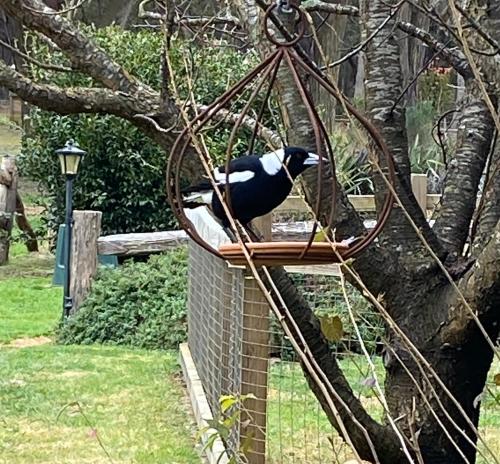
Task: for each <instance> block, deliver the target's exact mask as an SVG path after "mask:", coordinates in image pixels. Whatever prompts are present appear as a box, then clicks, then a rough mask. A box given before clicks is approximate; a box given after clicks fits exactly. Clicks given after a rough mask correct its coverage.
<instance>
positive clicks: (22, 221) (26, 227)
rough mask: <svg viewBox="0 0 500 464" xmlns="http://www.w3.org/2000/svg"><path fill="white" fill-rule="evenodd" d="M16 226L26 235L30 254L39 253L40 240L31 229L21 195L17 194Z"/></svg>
mask: <svg viewBox="0 0 500 464" xmlns="http://www.w3.org/2000/svg"><path fill="white" fill-rule="evenodd" d="M16 224H17V227H19V229H21V230H22V231H23V233H24V234H25V235H26V238H25V239H24V241H25V243H26V248H28V251H29V252H30V253H34V252H38V240H37V238H36V234H35V231H34V230H33V228H32V227H31V224H30V223H29V221H28V218H27V217H26V214H25V210H24V204H23V200H22V199H21V195H19V192H17V195H16Z"/></svg>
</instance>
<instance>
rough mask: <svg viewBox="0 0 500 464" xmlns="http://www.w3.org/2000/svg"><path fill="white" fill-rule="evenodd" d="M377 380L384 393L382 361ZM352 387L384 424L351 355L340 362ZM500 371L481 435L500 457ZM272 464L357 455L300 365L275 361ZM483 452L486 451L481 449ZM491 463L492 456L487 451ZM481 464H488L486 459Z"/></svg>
mask: <svg viewBox="0 0 500 464" xmlns="http://www.w3.org/2000/svg"><path fill="white" fill-rule="evenodd" d="M374 363H375V369H376V373H377V377H378V379H379V381H380V383H381V385H382V388H383V381H384V369H383V366H382V362H381V359H380V357H376V358H374ZM340 365H341V367H342V369H343V371H344V374H345V375H346V377H347V379H348V381H349V384H350V385H351V387H352V388H353V390H354V392H355V393H356V394H357V396H358V397H359V398H360V400H361V402H362V404H363V405H364V406H365V408H366V410H367V411H368V412H369V413H370V415H371V416H372V417H374V418H375V419H377V420H380V419H381V418H382V415H383V408H382V406H381V404H380V401H379V400H378V399H377V394H376V391H375V389H374V388H372V387H370V386H367V385H366V383H367V382H366V380H367V379H369V378H371V377H372V374H371V371H370V368H369V366H368V363H367V362H366V360H365V359H364V358H363V357H362V356H360V355H352V356H349V357H346V358H344V359H342V360H340ZM499 372H500V363H499V362H498V360H495V362H494V363H493V366H492V367H491V369H490V374H489V377H488V389H489V391H487V392H486V393H485V395H484V398H483V402H482V403H483V404H482V408H481V419H480V433H481V434H482V436H483V437H484V439H485V440H486V442H487V444H488V447H489V448H490V449H491V450H492V451H493V453H495V454H496V455H498V456H500V403H499V401H500V388H499V387H497V386H495V382H494V379H493V377H494V376H495V374H497V373H499ZM267 407H268V423H267V432H268V440H267V446H268V461H267V464H281V463H282V462H286V463H287V464H288V463H290V464H293V463H296V464H302V463H308V464H315V463H318V464H319V463H322V462H328V463H343V462H345V461H346V460H348V459H353V455H352V453H351V452H350V450H349V448H348V447H347V445H345V443H344V442H343V440H342V439H341V438H340V437H339V436H338V434H337V433H336V432H335V431H334V429H333V428H332V426H331V424H330V422H329V421H328V419H327V418H326V415H325V413H324V412H323V410H322V409H321V407H320V406H319V403H318V402H317V400H316V398H315V397H314V395H313V393H312V392H311V390H310V389H309V387H308V385H307V382H306V380H305V378H304V376H303V374H302V369H301V368H300V366H299V365H298V363H290V362H276V363H274V364H273V366H272V368H271V372H270V379H269V389H268V405H267ZM480 449H483V450H484V446H483V445H480ZM485 454H486V456H487V457H488V459H491V456H490V455H488V454H487V453H486V452H485ZM477 462H478V464H486V463H487V462H490V461H485V460H484V459H483V458H482V457H481V456H479V457H478V460H477Z"/></svg>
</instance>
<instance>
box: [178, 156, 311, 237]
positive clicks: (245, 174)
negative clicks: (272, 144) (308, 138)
mask: <svg viewBox="0 0 500 464" xmlns="http://www.w3.org/2000/svg"><path fill="white" fill-rule="evenodd" d="M317 164H319V156H318V155H316V154H315V153H310V152H308V151H307V150H305V149H303V148H300V147H286V148H284V149H280V150H277V151H274V152H271V153H266V154H265V155H248V156H242V157H241V158H236V159H233V160H232V161H231V162H230V163H229V173H228V174H229V175H227V173H226V170H225V166H220V167H218V168H216V169H214V172H213V176H214V179H215V182H216V185H217V186H218V188H219V191H220V192H221V194H222V195H225V190H226V183H227V182H229V194H230V205H231V210H232V214H233V217H234V219H237V220H238V221H240V223H241V224H242V225H244V226H245V225H247V224H248V223H249V222H250V221H252V220H253V219H255V218H256V217H259V216H263V215H265V214H267V213H270V212H271V211H272V210H273V209H274V208H276V207H277V206H279V205H280V204H281V203H283V201H285V199H286V197H287V196H288V195H289V194H290V191H291V190H292V186H293V180H294V179H295V178H296V177H297V176H299V175H300V174H302V173H303V172H304V171H305V170H306V169H307V168H309V167H311V166H316V165H317ZM182 193H183V195H184V197H183V200H184V201H183V207H184V208H197V207H199V206H202V205H206V206H208V207H209V208H210V209H211V210H212V212H213V214H214V215H215V217H216V218H217V219H219V220H220V221H221V223H222V225H223V227H229V221H228V219H227V216H226V214H225V212H224V208H223V206H222V204H221V202H220V200H219V196H218V195H217V194H215V192H214V188H213V185H212V183H211V182H209V181H206V182H203V183H201V184H199V185H196V186H194V187H189V188H187V189H184V190H183V192H182Z"/></svg>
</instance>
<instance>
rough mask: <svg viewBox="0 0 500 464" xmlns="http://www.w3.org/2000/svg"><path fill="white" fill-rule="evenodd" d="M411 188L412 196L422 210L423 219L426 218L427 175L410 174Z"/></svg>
mask: <svg viewBox="0 0 500 464" xmlns="http://www.w3.org/2000/svg"><path fill="white" fill-rule="evenodd" d="M411 188H412V190H413V195H415V198H416V199H417V203H418V204H419V205H420V208H422V211H423V212H424V215H425V217H426V218H427V175H426V174H412V175H411Z"/></svg>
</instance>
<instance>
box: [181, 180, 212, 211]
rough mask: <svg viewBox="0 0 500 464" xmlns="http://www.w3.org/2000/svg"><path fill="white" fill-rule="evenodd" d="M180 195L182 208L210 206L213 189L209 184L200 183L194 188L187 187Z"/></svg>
mask: <svg viewBox="0 0 500 464" xmlns="http://www.w3.org/2000/svg"><path fill="white" fill-rule="evenodd" d="M181 193H182V206H183V207H184V208H190V209H192V208H198V207H199V206H204V205H208V206H210V205H211V204H212V196H213V187H212V184H211V183H210V182H202V183H201V184H198V185H196V186H194V187H187V188H185V189H183V190H182V191H181Z"/></svg>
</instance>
